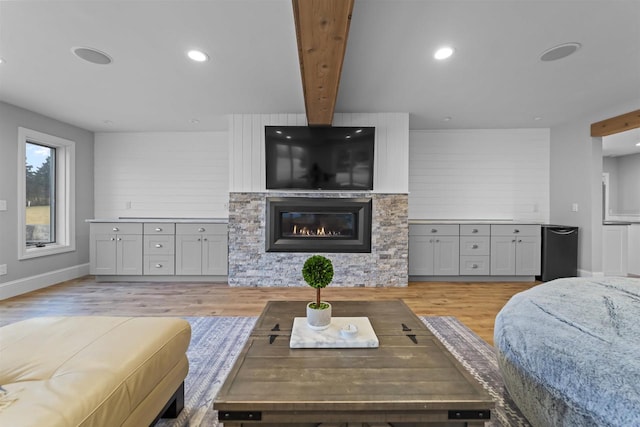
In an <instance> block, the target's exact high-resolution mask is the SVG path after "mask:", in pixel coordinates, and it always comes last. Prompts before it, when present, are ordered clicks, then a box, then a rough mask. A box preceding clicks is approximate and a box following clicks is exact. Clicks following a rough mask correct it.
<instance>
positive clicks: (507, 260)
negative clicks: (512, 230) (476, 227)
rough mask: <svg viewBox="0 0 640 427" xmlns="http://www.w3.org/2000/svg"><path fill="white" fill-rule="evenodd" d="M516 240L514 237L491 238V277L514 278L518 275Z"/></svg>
mask: <svg viewBox="0 0 640 427" xmlns="http://www.w3.org/2000/svg"><path fill="white" fill-rule="evenodd" d="M515 246H516V238H515V237H513V236H494V237H491V275H492V276H513V275H514V274H516V249H515Z"/></svg>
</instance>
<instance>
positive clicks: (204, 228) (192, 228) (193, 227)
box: [176, 224, 227, 234]
mask: <svg viewBox="0 0 640 427" xmlns="http://www.w3.org/2000/svg"><path fill="white" fill-rule="evenodd" d="M176 234H227V224H176Z"/></svg>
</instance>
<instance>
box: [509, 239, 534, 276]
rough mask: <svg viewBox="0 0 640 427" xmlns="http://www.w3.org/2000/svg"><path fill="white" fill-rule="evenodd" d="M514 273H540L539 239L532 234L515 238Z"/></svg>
mask: <svg viewBox="0 0 640 427" xmlns="http://www.w3.org/2000/svg"><path fill="white" fill-rule="evenodd" d="M515 270H516V275H522V276H536V275H539V274H540V239H539V238H538V237H533V236H522V237H518V238H517V242H516V255H515Z"/></svg>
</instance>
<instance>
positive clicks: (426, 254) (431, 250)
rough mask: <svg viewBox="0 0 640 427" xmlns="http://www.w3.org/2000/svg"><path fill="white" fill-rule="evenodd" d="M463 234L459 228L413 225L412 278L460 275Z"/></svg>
mask: <svg viewBox="0 0 640 427" xmlns="http://www.w3.org/2000/svg"><path fill="white" fill-rule="evenodd" d="M459 234H460V227H459V225H457V224H455V225H452V224H433V225H423V224H412V225H409V275H413V276H457V275H459V274H460V237H459Z"/></svg>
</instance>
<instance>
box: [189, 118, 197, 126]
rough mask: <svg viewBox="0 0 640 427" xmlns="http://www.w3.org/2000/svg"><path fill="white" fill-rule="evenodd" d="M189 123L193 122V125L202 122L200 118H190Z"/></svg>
mask: <svg viewBox="0 0 640 427" xmlns="http://www.w3.org/2000/svg"><path fill="white" fill-rule="evenodd" d="M189 123H191V124H192V125H197V124H198V123H200V120H198V119H190V120H189Z"/></svg>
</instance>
